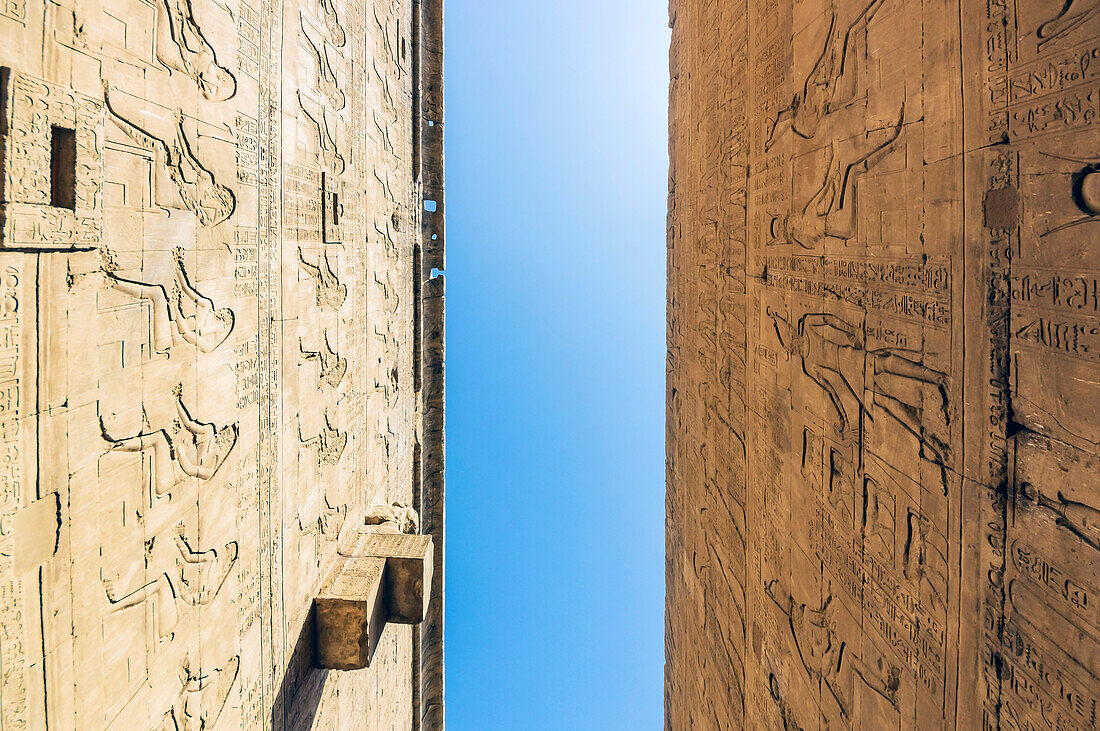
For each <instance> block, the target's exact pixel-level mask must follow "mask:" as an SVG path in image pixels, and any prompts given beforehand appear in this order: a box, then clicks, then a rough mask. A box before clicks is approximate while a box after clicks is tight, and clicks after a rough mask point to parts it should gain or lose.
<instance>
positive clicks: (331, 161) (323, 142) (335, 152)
mask: <svg viewBox="0 0 1100 731" xmlns="http://www.w3.org/2000/svg"><path fill="white" fill-rule="evenodd" d="M298 106H299V107H301V109H302V113H303V114H305V115H306V119H308V120H309V121H310V123H311V124H312V125H313V128H314V131H315V132H316V133H317V147H318V149H319V151H320V154H321V162H322V163H323V164H324V166H325V167H326V168H327V169H329V170H331V171H332V174H333V175H342V174H343V172H344V170H345V169H347V162H346V161H345V160H344V156H343V155H341V154H340V150H339V149H337V147H336V139H335V137H334V136H333V134H332V131H331V130H330V129H329V126H328V115H327V114H326V113H325V109H324V107H322V108H321V111H320V113H319V114H318V115H316V116H314V115H313V114H311V113H310V111H309V110H308V109H306V104H305V102H304V101H302V92H300V91H299V92H298ZM318 117H320V119H318Z"/></svg>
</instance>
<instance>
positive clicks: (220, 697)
mask: <svg viewBox="0 0 1100 731" xmlns="http://www.w3.org/2000/svg"><path fill="white" fill-rule="evenodd" d="M240 664H241V659H240V656H239V655H234V656H233V657H231V658H229V660H228V661H227V662H226V663H225V665H224V666H223V667H220V668H215V669H214V671H213V672H212V673H210V674H209V675H204V674H197V673H195V672H194V671H192V670H191V660H190V658H189V657H185V658H184V660H183V663H182V664H181V666H180V681H181V682H182V684H183V688H182V689H181V690H180V694H179V697H178V698H177V699H176V701H175V703H173V704H172V707H171V708H170V709H169V710H168V711H167V712H166V713H165V714H164V717H163V718H162V719H161V723H160V727H159V729H158V731H200V729H206V728H213V727H214V724H216V723H217V722H218V719H219V718H220V717H221V714H222V711H223V710H224V709H225V704H226V701H227V700H229V693H230V691H232V690H233V684H234V683H235V682H236V680H237V674H238V673H239V672H240Z"/></svg>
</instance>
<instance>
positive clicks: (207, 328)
mask: <svg viewBox="0 0 1100 731" xmlns="http://www.w3.org/2000/svg"><path fill="white" fill-rule="evenodd" d="M101 253H102V256H103V264H102V266H101V268H100V271H99V272H98V274H100V275H101V276H102V280H103V286H105V287H107V288H109V289H113V290H115V291H116V292H121V293H122V294H125V295H129V296H131V297H136V298H138V299H143V300H146V301H147V302H149V303H150V306H151V310H152V317H153V332H152V335H153V350H154V352H156V353H158V354H160V355H169V354H170V349H171V348H172V347H173V346H174V345H178V344H179V342H180V340H182V341H183V342H184V343H187V344H189V345H192V346H194V347H195V348H198V350H199V351H200V352H203V353H211V352H213V351H214V350H216V349H217V348H218V346H219V345H221V344H222V343H224V342H225V341H226V339H227V338H228V337H229V335H230V333H232V332H233V326H234V323H235V319H236V318H235V316H234V315H233V310H231V309H229V308H228V307H217V306H216V305H215V304H214V300H212V299H211V298H210V297H207V296H206V295H205V294H203V293H202V292H200V291H199V290H198V289H196V288H195V286H194V285H193V284H192V283H191V278H190V277H189V276H188V275H187V267H186V266H185V264H184V262H183V249H182V248H178V249H176V250H175V251H174V252H173V255H172V256H173V259H174V260H175V268H174V272H173V274H174V277H173V281H172V282H171V283H170V284H169V285H168V286H165V285H164V284H161V283H154V282H141V281H138V280H136V279H128V278H126V277H123V276H121V275H119V274H118V273H117V271H118V266H117V263H116V261H115V259H114V257H113V255H112V254H111V253H110V252H109V251H107V250H106V249H103V250H102V252H101ZM87 276H89V275H88V274H70V275H69V286H70V287H72V286H74V285H75V284H76V283H77V281H78V280H79V279H82V278H84V277H87ZM177 338H178V340H177Z"/></svg>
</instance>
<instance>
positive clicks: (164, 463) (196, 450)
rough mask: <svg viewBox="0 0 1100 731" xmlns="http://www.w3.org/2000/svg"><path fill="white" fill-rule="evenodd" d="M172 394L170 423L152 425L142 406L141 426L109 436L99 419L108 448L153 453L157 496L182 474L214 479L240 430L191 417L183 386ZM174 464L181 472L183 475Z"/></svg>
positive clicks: (234, 424)
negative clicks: (135, 430) (129, 432)
mask: <svg viewBox="0 0 1100 731" xmlns="http://www.w3.org/2000/svg"><path fill="white" fill-rule="evenodd" d="M173 395H174V396H175V405H176V419H174V420H173V421H172V424H171V426H168V427H160V428H153V427H152V425H151V424H150V423H149V417H148V414H147V413H146V412H145V409H144V408H143V409H142V425H141V429H140V430H139V431H138V433H137V434H134V435H133V436H127V437H117V436H112V435H111V433H110V432H109V431H108V429H107V426H106V420H105V419H104V417H103V416H102V415H101V416H100V420H99V424H100V432H101V433H102V436H103V439H104V441H106V442H107V443H108V450H109V451H112V452H151V453H152V457H153V470H154V477H153V483H154V489H155V493H156V494H157V495H165V494H167V493H168V492H170V491H171V489H172V487H173V486H175V485H176V484H178V483H179V482H180V481H181V480H182V479H184V477H193V478H195V479H198V480H209V479H211V478H213V477H214V475H216V474H217V473H218V470H219V469H221V467H222V465H223V464H224V463H225V460H226V458H227V457H229V454H230V453H231V452H232V451H233V447H235V446H236V445H237V436H238V434H239V433H240V427H239V426H238V424H237V423H233V424H229V425H227V426H222V427H219V426H216V425H215V424H213V423H212V422H205V421H199V420H197V419H195V418H193V417H192V416H191V413H190V411H189V410H188V409H187V406H186V405H184V403H183V386H182V385H179V386H177V387H176V388H175V390H174V391H173ZM176 467H178V468H179V472H182V473H183V475H182V476H181V475H180V474H179V472H177V470H176Z"/></svg>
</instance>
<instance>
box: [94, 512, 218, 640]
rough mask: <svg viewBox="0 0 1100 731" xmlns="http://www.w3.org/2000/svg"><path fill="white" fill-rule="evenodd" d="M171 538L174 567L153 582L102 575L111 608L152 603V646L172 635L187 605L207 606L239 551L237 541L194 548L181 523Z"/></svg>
mask: <svg viewBox="0 0 1100 731" xmlns="http://www.w3.org/2000/svg"><path fill="white" fill-rule="evenodd" d="M172 538H173V540H174V542H175V546H176V549H177V551H178V556H177V557H176V558H175V560H174V562H173V563H174V566H173V567H171V568H166V570H165V571H164V572H163V573H161V574H159V575H157V576H156V577H155V578H154V579H153V580H152V581H149V582H147V583H144V584H141V585H139V586H134V587H132V588H126V587H121V586H119V585H118V581H117V580H116V579H114V578H108V577H104V578H103V587H104V592H105V594H106V598H107V602H108V603H109V604H110V611H112V612H123V611H126V610H127V609H131V608H134V607H139V606H142V605H144V604H145V603H147V602H148V603H149V604H150V605H151V607H152V612H153V617H154V620H153V633H152V636H151V637H150V641H151V643H152V644H153V645H154V646H156V645H158V644H160V643H163V642H168V641H170V640H171V639H172V638H173V637H174V633H173V631H172V630H173V629H174V628H175V627H176V624H177V623H178V622H179V619H180V615H181V613H182V612H184V611H186V609H187V608H188V607H197V606H203V605H207V604H210V603H211V602H212V601H213V600H214V598H215V597H216V596H217V595H218V592H219V591H221V588H222V586H223V585H224V584H225V581H226V579H228V578H229V574H230V572H231V571H232V570H233V565H234V564H235V563H236V562H237V557H238V553H239V550H238V544H237V542H236V541H233V542H231V543H227V544H225V546H223V547H221V548H219V549H209V550H206V551H195V550H193V549H192V548H191V546H190V544H189V543H188V542H187V539H186V537H185V536H184V533H183V526H182V525H179V526H177V527H176V530H175V533H174V535H173V537H172ZM152 545H153V544H150V545H149V547H148V548H147V549H146V551H147V553H151V551H152Z"/></svg>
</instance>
